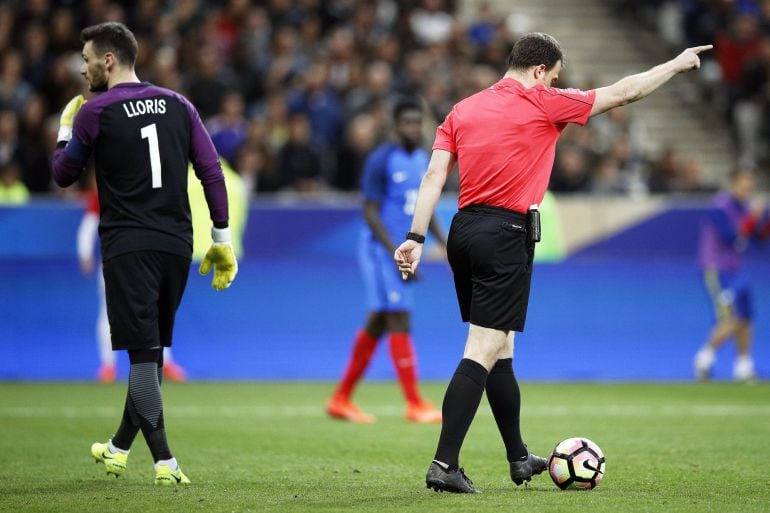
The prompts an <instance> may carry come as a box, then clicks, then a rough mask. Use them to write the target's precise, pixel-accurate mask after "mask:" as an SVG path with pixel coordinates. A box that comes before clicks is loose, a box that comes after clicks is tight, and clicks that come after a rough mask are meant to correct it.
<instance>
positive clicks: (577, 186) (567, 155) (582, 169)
mask: <svg viewBox="0 0 770 513" xmlns="http://www.w3.org/2000/svg"><path fill="white" fill-rule="evenodd" d="M590 187H591V175H590V173H589V162H588V158H587V156H586V152H585V151H584V150H583V148H581V147H579V146H576V145H569V146H562V147H561V151H559V152H557V155H556V161H555V162H554V166H553V172H552V174H551V182H550V184H549V186H548V188H549V189H550V190H552V191H553V192H588V191H589V190H590Z"/></svg>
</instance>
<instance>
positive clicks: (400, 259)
mask: <svg viewBox="0 0 770 513" xmlns="http://www.w3.org/2000/svg"><path fill="white" fill-rule="evenodd" d="M421 256H422V244H420V243H419V242H415V241H413V240H405V241H404V242H403V243H402V244H401V245H400V246H399V247H398V248H396V252H395V253H394V254H393V258H394V259H395V261H396V264H397V265H398V270H399V271H400V272H401V277H402V278H403V279H404V280H407V279H409V277H410V276H414V275H415V273H416V272H417V266H418V265H419V263H420V257H421Z"/></svg>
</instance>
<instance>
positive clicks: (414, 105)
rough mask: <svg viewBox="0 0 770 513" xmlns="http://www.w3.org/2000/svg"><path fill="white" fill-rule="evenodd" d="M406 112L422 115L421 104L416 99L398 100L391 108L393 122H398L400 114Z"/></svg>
mask: <svg viewBox="0 0 770 513" xmlns="http://www.w3.org/2000/svg"><path fill="white" fill-rule="evenodd" d="M408 110H416V111H418V112H419V113H420V114H422V103H420V100H418V99H417V98H411V97H405V98H401V99H399V100H398V101H397V102H396V105H395V106H394V107H393V121H398V118H400V117H401V114H403V113H404V112H406V111H408Z"/></svg>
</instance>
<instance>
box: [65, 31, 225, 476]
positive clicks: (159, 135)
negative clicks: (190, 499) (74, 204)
mask: <svg viewBox="0 0 770 513" xmlns="http://www.w3.org/2000/svg"><path fill="white" fill-rule="evenodd" d="M80 38H81V41H82V42H83V61H84V63H83V65H82V66H81V68H80V71H81V74H82V75H83V76H84V77H85V79H86V81H87V82H88V85H89V89H90V90H91V91H92V92H95V93H100V94H98V95H96V96H95V97H94V98H92V99H91V100H89V101H88V102H87V103H86V101H85V99H84V98H83V96H81V95H78V96H77V97H75V98H73V99H72V100H71V101H70V102H69V103H68V104H67V106H66V107H65V108H64V112H63V113H62V116H61V120H60V124H59V136H58V141H59V142H58V144H57V149H56V152H55V154H54V158H53V163H52V174H53V177H54V180H55V181H56V183H57V184H58V185H59V186H61V187H66V186H68V185H71V184H73V183H75V182H76V181H77V180H78V178H79V177H80V176H81V175H82V173H83V171H84V168H85V165H86V163H87V162H88V160H89V158H90V157H91V156H92V155H93V158H94V167H95V170H96V185H97V188H98V191H99V208H100V212H101V215H100V219H99V236H100V241H101V254H102V270H103V274H104V285H105V293H106V298H107V317H108V319H109V325H110V331H111V338H112V348H113V350H118V349H125V350H127V351H128V358H129V361H130V363H131V369H130V371H129V378H128V395H127V397H126V402H125V406H124V409H123V418H122V420H121V423H120V426H119V427H118V430H117V432H116V433H115V436H114V437H113V438H112V439H110V440H108V441H107V442H106V443H95V444H93V445H92V446H91V455H92V456H93V457H94V459H95V460H96V461H97V462H99V463H103V464H104V466H105V468H106V470H107V473H108V474H113V475H115V476H120V475H121V474H123V473H124V472H125V470H126V463H127V461H128V453H129V449H130V448H131V445H132V444H133V441H134V438H136V435H137V434H138V433H139V431H140V430H141V432H142V435H143V436H144V439H145V441H146V442H147V445H148V447H149V448H150V453H151V454H152V458H153V460H154V462H155V484H157V485H177V484H187V483H189V482H190V480H189V479H188V478H187V476H185V475H184V474H183V473H182V469H181V468H180V467H179V465H178V463H177V461H176V458H174V457H173V455H172V454H171V450H170V449H169V447H168V442H167V440H166V430H165V427H164V420H163V400H162V397H161V392H160V382H161V376H162V375H163V351H162V350H163V347H168V346H171V335H172V332H173V329H174V318H175V316H176V310H177V308H178V307H179V303H180V301H181V299H182V294H183V293H184V289H185V286H186V284H187V275H188V272H189V269H190V260H191V257H192V252H193V237H192V222H191V214H190V205H189V202H188V197H187V164H188V161H191V162H192V164H193V167H194V168H195V173H196V175H197V177H198V179H200V181H201V183H202V184H203V188H204V191H205V195H206V201H207V203H208V207H209V213H210V215H211V220H212V221H213V224H214V226H213V228H212V230H211V236H212V239H213V244H212V246H211V248H210V249H209V251H208V253H207V254H206V257H205V258H204V260H203V263H202V264H201V267H200V272H201V273H202V274H208V272H209V271H210V270H211V268H212V266H213V267H214V279H213V282H212V285H213V287H214V288H215V289H217V290H222V289H224V288H226V287H228V286H229V285H230V283H231V282H232V281H233V279H235V275H236V273H237V272H238V264H237V262H236V260H235V257H234V256H233V249H232V246H231V244H230V229H229V227H228V204H227V190H226V188H225V180H224V177H223V175H222V169H221V167H220V165H219V159H218V158H217V154H216V151H215V149H214V144H213V143H212V142H211V138H210V137H209V135H208V133H207V132H206V129H205V128H204V127H203V123H202V122H201V119H200V116H199V115H198V112H197V111H196V110H195V107H193V106H192V105H191V104H190V102H189V101H187V99H186V98H184V97H183V96H181V95H180V94H177V93H175V92H173V91H169V90H168V89H163V88H160V87H156V86H154V85H152V84H149V83H147V82H140V81H139V79H138V78H137V76H136V73H135V71H134V63H135V62H136V53H137V43H136V38H135V37H134V35H133V34H132V33H131V31H130V30H128V28H126V26H125V25H123V24H121V23H114V22H108V23H102V24H99V25H94V26H91V27H87V28H85V29H84V30H83V31H82V32H81V34H80ZM217 342H219V341H217Z"/></svg>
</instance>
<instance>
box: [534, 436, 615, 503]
mask: <svg viewBox="0 0 770 513" xmlns="http://www.w3.org/2000/svg"><path fill="white" fill-rule="evenodd" d="M548 472H549V473H550V474H551V479H553V482H554V483H555V484H556V486H558V487H559V488H561V489H562V490H566V489H568V488H577V489H586V490H590V489H591V488H596V487H597V486H598V485H599V483H601V482H602V478H603V477H604V453H603V452H602V450H601V449H599V446H598V445H596V444H595V443H593V442H592V441H591V440H589V439H588V438H580V437H578V438H567V439H566V440H564V441H562V442H559V444H558V445H557V446H556V447H554V449H553V453H551V457H550V458H549V459H548Z"/></svg>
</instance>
